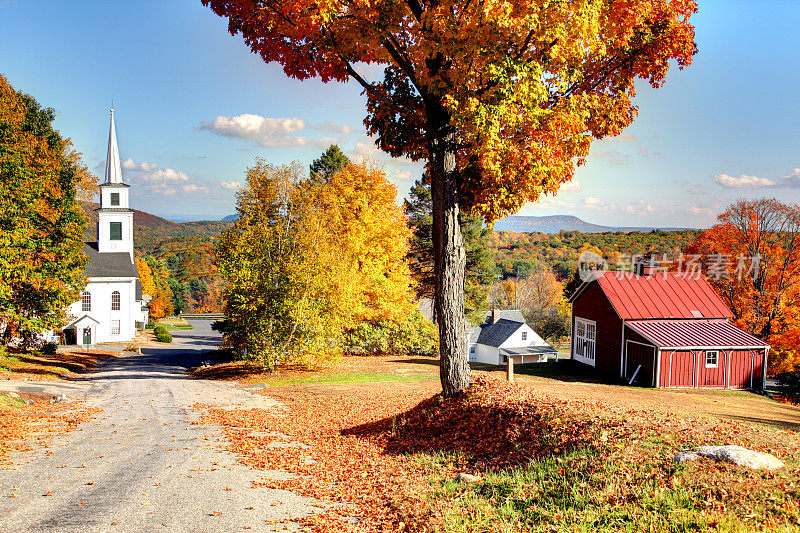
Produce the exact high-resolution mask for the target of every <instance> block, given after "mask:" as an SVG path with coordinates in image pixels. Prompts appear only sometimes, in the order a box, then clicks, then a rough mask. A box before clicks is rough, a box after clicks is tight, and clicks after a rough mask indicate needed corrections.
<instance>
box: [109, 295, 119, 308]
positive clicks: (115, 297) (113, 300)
mask: <svg viewBox="0 0 800 533" xmlns="http://www.w3.org/2000/svg"><path fill="white" fill-rule="evenodd" d="M111 310H112V311H119V291H114V292H112V293H111Z"/></svg>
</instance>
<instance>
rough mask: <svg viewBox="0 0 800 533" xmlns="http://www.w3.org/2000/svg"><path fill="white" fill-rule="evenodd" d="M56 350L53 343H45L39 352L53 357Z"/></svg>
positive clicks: (56, 346)
mask: <svg viewBox="0 0 800 533" xmlns="http://www.w3.org/2000/svg"><path fill="white" fill-rule="evenodd" d="M56 348H58V344H56V343H54V342H47V343H45V345H44V346H42V350H41V352H42V353H43V354H45V355H55V353H56Z"/></svg>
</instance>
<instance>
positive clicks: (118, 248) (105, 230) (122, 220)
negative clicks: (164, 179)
mask: <svg viewBox="0 0 800 533" xmlns="http://www.w3.org/2000/svg"><path fill="white" fill-rule="evenodd" d="M129 187H130V186H129V185H127V184H125V183H122V165H121V164H120V161H119V149H118V148H117V132H116V129H115V128H114V110H113V109H112V110H111V126H110V128H109V130H108V155H107V156H106V175H105V181H103V183H101V184H100V208H99V209H98V210H97V218H98V221H97V250H98V251H99V252H100V253H106V252H128V254H130V256H131V260H133V209H131V208H130V207H129V205H128V189H129Z"/></svg>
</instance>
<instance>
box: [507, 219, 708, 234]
mask: <svg viewBox="0 0 800 533" xmlns="http://www.w3.org/2000/svg"><path fill="white" fill-rule="evenodd" d="M494 229H495V230H497V231H516V232H520V233H523V232H535V231H538V232H541V233H559V232H561V231H580V232H582V233H604V232H607V231H643V232H647V231H653V230H656V229H659V230H662V231H681V230H686V229H695V228H656V227H616V226H601V225H599V224H592V223H591V222H586V221H585V220H581V219H580V218H578V217H576V216H573V215H549V216H541V217H537V216H522V215H512V216H510V217H505V218H501V219H500V220H498V221H497V222H495V224H494Z"/></svg>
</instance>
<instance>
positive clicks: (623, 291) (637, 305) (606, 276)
mask: <svg viewBox="0 0 800 533" xmlns="http://www.w3.org/2000/svg"><path fill="white" fill-rule="evenodd" d="M595 281H596V282H597V283H598V285H599V286H600V288H601V289H602V291H603V293H604V294H605V295H606V297H607V298H608V300H609V302H611V305H612V306H613V307H614V310H615V311H616V312H617V314H618V315H619V317H620V318H622V319H623V320H642V319H649V318H673V319H674V318H732V317H733V313H731V311H730V309H728V306H726V305H725V303H724V302H723V301H722V299H721V298H720V297H719V295H718V294H717V292H716V291H715V290H714V289H713V288H712V287H711V285H710V284H709V283H708V282H707V281H706V280H705V278H703V277H702V276H700V275H698V274H696V273H684V272H659V273H656V274H653V275H647V276H640V275H638V274H633V273H631V272H603V271H601V272H595V273H593V277H592V278H590V279H589V280H588V281H586V282H584V284H583V285H582V286H581V288H580V289H578V291H576V292H575V294H574V295H573V296H572V297H571V298H570V301H571V302H572V301H575V300H576V299H577V298H578V297H579V296H580V294H581V293H582V292H583V289H585V287H586V286H588V285H589V284H590V283H593V282H595Z"/></svg>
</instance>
